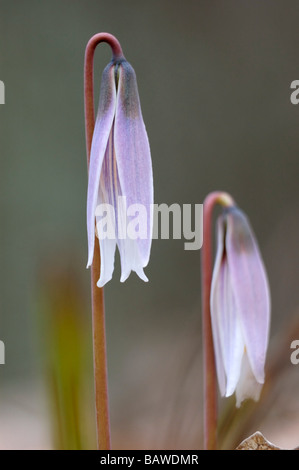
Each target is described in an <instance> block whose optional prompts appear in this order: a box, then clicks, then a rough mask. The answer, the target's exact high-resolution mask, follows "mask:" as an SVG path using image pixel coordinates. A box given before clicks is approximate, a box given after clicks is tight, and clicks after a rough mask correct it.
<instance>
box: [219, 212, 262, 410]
mask: <svg viewBox="0 0 299 470" xmlns="http://www.w3.org/2000/svg"><path fill="white" fill-rule="evenodd" d="M217 222H218V224H217V253H216V259H215V266H214V271H213V277H212V286H211V321H212V330H213V340H214V350H215V358H216V367H217V375H218V382H219V388H220V392H221V395H222V396H230V395H232V394H233V393H234V392H236V400H237V406H240V404H241V403H242V401H243V400H244V399H246V398H253V399H254V400H258V399H259V396H260V392H261V388H262V384H263V383H264V366H265V359H266V352H267V346H268V336H269V324H270V292H269V287H268V280H267V275H266V271H265V267H264V263H263V261H262V257H261V254H260V251H259V248H258V245H257V241H256V239H255V236H254V234H253V231H252V229H251V227H250V224H249V221H248V219H247V217H246V216H245V214H244V213H243V212H242V211H241V210H240V209H239V208H237V207H229V208H226V209H225V210H224V211H223V213H222V214H221V215H220V216H219V219H218V221H217Z"/></svg>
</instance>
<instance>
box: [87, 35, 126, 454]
mask: <svg viewBox="0 0 299 470" xmlns="http://www.w3.org/2000/svg"><path fill="white" fill-rule="evenodd" d="M100 42H107V43H108V44H109V45H110V46H111V48H112V52H113V57H114V58H116V59H117V58H120V57H122V56H123V54H122V49H121V46H120V44H119V42H118V41H117V39H116V38H115V37H114V36H112V35H111V34H108V33H99V34H96V35H95V36H93V37H92V38H91V39H90V40H89V42H88V44H87V46H86V50H85V63H84V110H85V135H86V152H87V166H88V169H89V162H90V150H91V143H92V136H93V130H94V124H95V117H94V96H93V63H94V60H93V59H94V52H95V49H96V46H97V45H98V44H99V43H100ZM100 269H101V256H100V248H99V243H98V242H97V240H96V239H95V246H94V256H93V263H92V267H91V298H92V330H93V361H94V384H95V409H96V428H97V447H98V449H100V450H110V449H111V439H110V419H109V399H108V374H107V353H106V330H105V305H104V290H103V288H99V287H97V281H98V279H99V277H100Z"/></svg>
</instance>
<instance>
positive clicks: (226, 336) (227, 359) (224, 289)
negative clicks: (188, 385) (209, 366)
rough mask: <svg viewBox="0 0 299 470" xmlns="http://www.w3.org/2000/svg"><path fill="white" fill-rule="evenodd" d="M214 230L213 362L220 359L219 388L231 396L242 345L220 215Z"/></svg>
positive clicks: (237, 372) (237, 376)
mask: <svg viewBox="0 0 299 470" xmlns="http://www.w3.org/2000/svg"><path fill="white" fill-rule="evenodd" d="M217 232H218V244H217V245H218V249H217V254H216V262H215V269H214V272H213V279H212V291H211V315H212V325H213V333H214V331H216V332H217V333H216V338H215V339H216V341H215V340H214V342H217V343H218V346H217V348H218V349H219V351H218V353H216V354H217V355H216V359H217V361H216V363H217V362H220V364H221V367H223V368H224V373H225V376H226V380H225V386H224V378H223V376H222V377H219V373H220V374H223V371H222V372H219V373H218V381H219V384H220V382H221V386H220V390H221V393H222V395H225V396H230V395H232V394H233V393H234V391H235V389H236V386H237V383H238V380H239V377H240V369H241V362H242V356H243V353H244V346H245V345H244V338H243V335H242V331H241V326H240V322H239V318H238V315H237V311H236V309H237V307H236V303H235V299H234V293H233V290H232V285H231V280H230V275H229V267H228V264H227V258H226V253H225V249H224V244H223V237H224V221H223V219H222V217H220V218H219V219H218V226H217ZM217 356H218V357H217ZM219 356H221V359H220V358H219ZM219 379H220V380H219Z"/></svg>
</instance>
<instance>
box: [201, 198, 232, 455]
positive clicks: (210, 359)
mask: <svg viewBox="0 0 299 470" xmlns="http://www.w3.org/2000/svg"><path fill="white" fill-rule="evenodd" d="M216 204H221V205H223V206H230V205H232V204H233V200H232V198H231V196H230V195H229V194H227V193H223V192H221V191H215V192H213V193H210V194H209V195H208V196H207V197H206V199H205V201H204V205H203V247H202V257H201V279H202V335H203V375H204V448H205V449H206V450H215V449H216V448H217V376H216V364H215V356H214V344H213V334H212V324H211V311H210V296H211V282H212V266H213V256H212V216H213V209H214V207H215V205H216Z"/></svg>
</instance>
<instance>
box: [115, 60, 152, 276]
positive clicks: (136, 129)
mask: <svg viewBox="0 0 299 470" xmlns="http://www.w3.org/2000/svg"><path fill="white" fill-rule="evenodd" d="M114 132H115V135H114V136H115V139H114V144H115V153H116V160H117V167H118V174H119V180H120V186H121V190H122V195H123V196H125V197H126V198H127V206H128V207H129V206H130V205H132V204H142V205H144V207H145V208H146V211H147V220H146V224H147V237H146V239H141V238H137V239H136V240H135V245H136V247H137V249H138V252H139V256H138V257H137V255H136V254H135V255H134V257H135V258H134V259H135V261H134V263H133V264H132V266H134V268H132V269H134V270H135V271H136V272H137V270H138V271H139V272H140V273H141V270H142V268H143V267H145V266H146V265H147V264H148V261H149V256H150V249H151V236H152V225H153V222H152V210H151V205H152V204H153V176H152V164H151V155H150V147H149V142H148V137H147V133H146V129H145V125H144V122H143V118H142V113H141V108H140V103H139V96H138V89H137V82H136V76H135V72H134V70H133V68H132V67H131V65H130V64H129V63H128V62H126V61H123V62H122V63H121V64H120V66H119V81H118V91H117V103H116V114H115V131H114ZM129 245H130V249H127V248H126V249H125V251H126V252H132V249H131V244H129ZM120 251H123V250H122V248H121V249H120ZM133 253H135V248H134V249H133ZM121 255H122V253H121ZM137 259H138V262H137ZM126 263H127V260H126ZM123 264H124V263H123ZM142 272H143V271H142ZM124 277H125V276H124Z"/></svg>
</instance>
